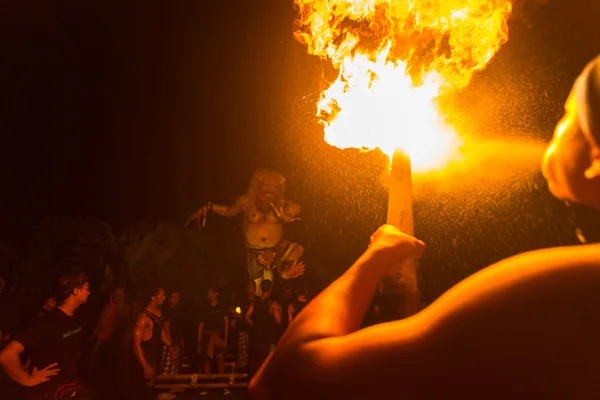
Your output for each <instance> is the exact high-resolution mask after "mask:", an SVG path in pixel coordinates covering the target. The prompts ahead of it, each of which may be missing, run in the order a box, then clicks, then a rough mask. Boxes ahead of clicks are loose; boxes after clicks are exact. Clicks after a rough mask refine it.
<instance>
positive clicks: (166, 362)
mask: <svg viewBox="0 0 600 400" xmlns="http://www.w3.org/2000/svg"><path fill="white" fill-rule="evenodd" d="M180 301H181V294H180V293H179V292H178V291H176V290H175V291H173V292H171V294H170V295H169V299H168V300H167V307H165V312H164V315H165V330H166V331H167V334H168V335H169V337H170V338H171V341H172V343H173V345H172V347H171V348H169V346H167V345H163V352H162V359H161V362H160V373H161V374H163V375H177V374H178V373H179V366H180V364H181V351H182V349H183V324H184V319H183V312H182V311H181V306H180V305H179V302H180Z"/></svg>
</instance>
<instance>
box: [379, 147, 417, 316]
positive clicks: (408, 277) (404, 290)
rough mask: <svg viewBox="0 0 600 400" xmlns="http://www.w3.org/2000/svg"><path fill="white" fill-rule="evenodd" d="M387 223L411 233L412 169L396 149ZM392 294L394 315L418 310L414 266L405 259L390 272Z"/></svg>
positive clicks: (404, 156)
mask: <svg viewBox="0 0 600 400" xmlns="http://www.w3.org/2000/svg"><path fill="white" fill-rule="evenodd" d="M387 223H388V224H389V225H393V226H395V227H396V228H398V229H400V230H401V231H402V232H404V233H406V234H408V235H414V220H413V200H412V169H411V164H410V158H409V157H408V155H406V154H405V153H403V152H402V151H400V150H396V151H394V156H393V158H392V169H391V179H390V193H389V200H388V213H387ZM392 280H393V283H394V293H395V294H397V295H398V297H399V298H398V301H400V302H401V304H400V307H399V314H400V315H398V318H406V317H410V316H411V315H413V314H415V313H416V312H417V311H418V309H419V297H420V296H419V286H418V282H417V265H416V262H415V260H413V259H409V260H405V261H403V262H401V263H399V264H398V266H397V267H396V268H395V269H394V272H393V274H392Z"/></svg>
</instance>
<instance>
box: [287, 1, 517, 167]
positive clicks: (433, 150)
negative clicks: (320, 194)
mask: <svg viewBox="0 0 600 400" xmlns="http://www.w3.org/2000/svg"><path fill="white" fill-rule="evenodd" d="M294 2H295V5H296V6H297V7H298V18H297V20H296V26H295V32H294V33H295V37H296V39H297V40H299V41H300V42H301V43H303V44H304V45H306V46H307V48H308V51H309V52H310V53H311V54H313V55H316V56H319V57H321V58H323V59H325V60H328V61H329V62H331V63H332V65H333V66H334V67H335V68H336V69H337V70H338V71H339V74H338V76H337V79H336V80H335V82H333V83H332V84H331V85H330V86H329V87H328V88H326V89H325V90H324V91H323V93H322V96H321V99H320V101H319V103H318V107H317V108H318V111H317V115H318V117H319V120H320V121H321V123H322V124H323V126H324V130H325V140H326V141H327V142H328V143H329V144H331V145H334V146H337V147H340V148H349V147H353V148H359V149H363V150H372V149H375V148H380V149H381V150H382V151H383V152H384V153H386V154H388V155H389V156H391V155H392V153H393V151H394V150H395V149H396V148H400V149H402V150H404V151H406V152H407V153H409V155H410V157H411V160H412V163H413V168H414V169H415V170H416V171H427V170H431V169H435V168H441V167H443V166H444V165H445V164H446V163H447V162H448V161H450V160H451V159H452V157H453V156H456V154H457V149H458V148H459V147H460V145H461V139H460V138H459V136H458V135H457V134H456V132H455V131H454V130H453V129H452V128H450V127H449V126H447V125H446V124H445V123H444V118H442V116H441V115H440V114H439V111H438V108H437V103H436V99H437V98H438V97H439V96H440V95H442V94H445V93H446V92H447V91H449V90H456V89H461V88H464V87H465V86H467V85H468V84H469V82H470V80H471V78H472V76H473V73H474V72H476V71H479V70H482V69H483V68H485V66H486V65H487V64H488V63H489V62H490V60H491V59H492V57H493V56H494V55H495V54H496V52H497V51H498V49H499V48H500V46H501V45H502V44H503V43H505V42H506V40H507V39H508V28H507V24H506V21H507V19H508V17H509V16H510V13H511V9H512V7H511V3H510V1H509V0H294Z"/></svg>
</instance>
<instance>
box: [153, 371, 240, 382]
mask: <svg viewBox="0 0 600 400" xmlns="http://www.w3.org/2000/svg"><path fill="white" fill-rule="evenodd" d="M232 375H233V379H235V380H238V379H248V374H227V373H225V374H179V375H157V376H156V381H157V382H158V381H186V380H192V379H194V377H195V379H196V380H208V381H214V380H217V379H231V377H232Z"/></svg>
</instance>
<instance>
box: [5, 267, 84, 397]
mask: <svg viewBox="0 0 600 400" xmlns="http://www.w3.org/2000/svg"><path fill="white" fill-rule="evenodd" d="M58 292H59V293H58V296H57V299H58V301H59V306H58V307H57V308H56V309H54V310H52V311H49V312H48V313H46V314H44V315H43V316H41V317H40V318H36V319H35V320H34V321H33V323H32V324H31V325H30V326H29V327H28V328H27V329H26V330H25V331H23V332H21V333H20V334H17V335H15V337H14V339H13V340H12V341H11V342H10V343H9V344H8V346H6V348H5V349H4V350H3V351H2V353H0V365H2V368H3V369H4V372H5V373H6V375H7V376H8V377H9V378H11V379H12V380H13V381H14V382H16V383H18V384H19V385H20V386H21V388H20V389H21V390H19V394H18V397H17V398H19V399H32V400H33V399H36V400H38V399H46V398H47V399H60V400H62V399H84V398H86V399H89V398H90V397H89V394H84V391H83V387H82V385H81V384H80V383H79V381H78V376H77V363H78V361H79V356H80V354H81V350H82V347H83V344H84V341H85V340H84V337H83V327H84V323H83V322H82V320H81V319H80V318H79V317H78V316H77V315H76V314H75V310H77V308H78V307H79V306H80V305H82V304H83V303H85V302H86V301H87V299H88V296H89V295H90V287H89V283H88V279H87V277H86V276H85V274H83V273H70V274H65V275H63V276H62V277H61V279H60V284H59V288H58ZM25 350H27V352H28V354H29V356H30V361H31V362H30V367H29V369H24V368H23V367H22V366H21V362H20V359H19V355H20V354H21V353H23V352H24V351H25Z"/></svg>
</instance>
